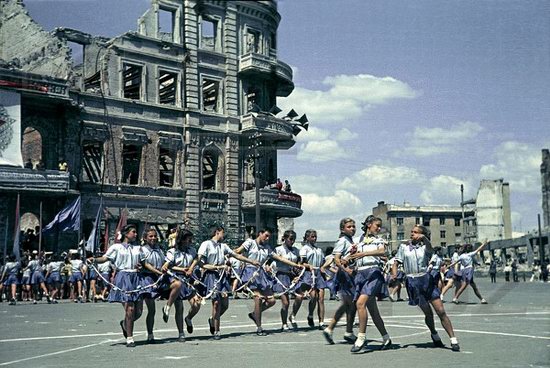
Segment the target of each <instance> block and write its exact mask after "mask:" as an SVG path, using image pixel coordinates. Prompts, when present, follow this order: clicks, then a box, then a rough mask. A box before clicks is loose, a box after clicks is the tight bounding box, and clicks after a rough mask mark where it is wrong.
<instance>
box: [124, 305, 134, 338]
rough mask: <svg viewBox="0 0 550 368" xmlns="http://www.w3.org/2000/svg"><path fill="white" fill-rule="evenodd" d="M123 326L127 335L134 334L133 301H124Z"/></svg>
mask: <svg viewBox="0 0 550 368" xmlns="http://www.w3.org/2000/svg"><path fill="white" fill-rule="evenodd" d="M124 311H125V314H124V326H125V327H126V334H127V335H128V337H133V336H134V311H135V305H134V302H127V303H124Z"/></svg>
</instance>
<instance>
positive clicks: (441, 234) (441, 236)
mask: <svg viewBox="0 0 550 368" xmlns="http://www.w3.org/2000/svg"><path fill="white" fill-rule="evenodd" d="M446 236H447V232H446V231H445V230H441V231H440V232H439V237H440V238H441V239H445V237H446Z"/></svg>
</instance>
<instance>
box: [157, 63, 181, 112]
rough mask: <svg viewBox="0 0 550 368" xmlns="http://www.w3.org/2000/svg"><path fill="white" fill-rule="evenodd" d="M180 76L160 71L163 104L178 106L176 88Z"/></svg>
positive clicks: (160, 96) (160, 98) (160, 92)
mask: <svg viewBox="0 0 550 368" xmlns="http://www.w3.org/2000/svg"><path fill="white" fill-rule="evenodd" d="M177 80H178V76H177V74H176V73H169V72H164V71H160V75H159V102H160V103H161V104H167V105H175V104H176V87H177Z"/></svg>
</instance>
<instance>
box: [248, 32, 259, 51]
mask: <svg viewBox="0 0 550 368" xmlns="http://www.w3.org/2000/svg"><path fill="white" fill-rule="evenodd" d="M259 51H260V32H258V31H255V30H252V29H248V30H247V33H246V52H247V53H249V52H255V53H257V52H259Z"/></svg>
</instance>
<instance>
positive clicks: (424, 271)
mask: <svg viewBox="0 0 550 368" xmlns="http://www.w3.org/2000/svg"><path fill="white" fill-rule="evenodd" d="M432 254H433V247H432V243H431V242H430V240H429V238H428V229H426V228H425V227H424V226H422V225H416V226H415V227H413V229H412V230H411V240H409V241H408V242H407V243H403V244H401V245H400V246H399V249H398V250H397V255H396V257H395V259H396V260H397V262H400V263H402V264H403V269H404V272H405V274H406V278H405V286H406V288H407V293H408V295H409V305H418V306H419V307H420V309H421V310H422V312H423V313H424V316H425V318H424V321H425V323H426V326H428V328H429V329H430V332H431V334H432V335H431V337H432V341H433V343H434V346H436V347H444V346H445V345H444V344H443V342H442V341H441V338H440V337H439V334H438V333H437V330H436V329H435V323H434V315H433V311H435V312H436V313H437V315H438V317H439V320H440V321H441V325H442V326H443V328H444V329H445V331H446V332H447V334H448V335H449V337H450V339H451V348H452V350H453V351H460V346H459V345H458V339H457V338H456V336H455V333H454V330H453V325H452V324H451V320H450V319H449V317H448V316H447V313H446V312H445V308H444V307H443V302H442V301H441V298H440V296H439V289H438V288H437V283H436V281H435V280H434V277H433V275H432V274H431V273H430V272H429V271H430V270H429V268H428V263H429V261H430V258H431V255H432ZM396 275H397V264H396V263H394V265H393V268H392V276H394V277H395V276H396ZM432 309H433V311H432Z"/></svg>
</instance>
